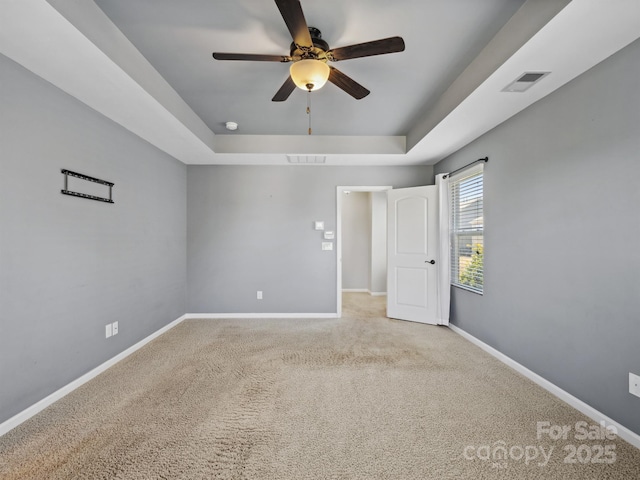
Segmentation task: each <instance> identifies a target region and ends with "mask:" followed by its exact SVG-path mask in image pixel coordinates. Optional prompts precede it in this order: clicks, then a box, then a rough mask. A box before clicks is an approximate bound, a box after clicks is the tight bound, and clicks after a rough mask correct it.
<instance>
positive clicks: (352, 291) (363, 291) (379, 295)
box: [342, 288, 387, 297]
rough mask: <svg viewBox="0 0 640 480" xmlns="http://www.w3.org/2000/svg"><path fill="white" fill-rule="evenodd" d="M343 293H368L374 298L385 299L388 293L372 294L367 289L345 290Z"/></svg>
mask: <svg viewBox="0 0 640 480" xmlns="http://www.w3.org/2000/svg"><path fill="white" fill-rule="evenodd" d="M342 293H368V294H369V295H371V296H372V297H383V296H385V295H386V294H387V292H372V291H371V290H367V289H366V288H343V289H342Z"/></svg>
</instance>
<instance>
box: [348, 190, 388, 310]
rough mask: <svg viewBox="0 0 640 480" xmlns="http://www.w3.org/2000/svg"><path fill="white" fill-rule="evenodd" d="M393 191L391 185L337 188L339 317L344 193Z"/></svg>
mask: <svg viewBox="0 0 640 480" xmlns="http://www.w3.org/2000/svg"><path fill="white" fill-rule="evenodd" d="M391 189H393V187H392V186H390V185H374V186H362V185H357V186H356V185H354V186H338V187H336V272H337V279H336V285H337V290H336V312H337V314H338V317H342V198H343V195H344V192H365V193H368V192H386V191H387V190H391Z"/></svg>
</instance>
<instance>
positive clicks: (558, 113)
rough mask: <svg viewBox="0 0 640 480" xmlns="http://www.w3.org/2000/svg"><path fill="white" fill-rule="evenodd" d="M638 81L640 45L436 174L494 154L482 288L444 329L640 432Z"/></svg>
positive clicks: (464, 295) (460, 296) (460, 300)
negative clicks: (633, 389)
mask: <svg viewBox="0 0 640 480" xmlns="http://www.w3.org/2000/svg"><path fill="white" fill-rule="evenodd" d="M638 78H640V42H639V41H636V42H635V43H633V44H632V45H631V46H629V47H627V48H626V49H624V50H622V51H621V52H619V53H618V54H616V55H615V56H613V57H611V58H609V59H607V60H606V61H604V62H603V63H601V64H599V65H597V66H596V67H594V68H593V69H591V70H590V71H588V72H586V73H585V74H584V75H582V76H580V77H578V78H577V79H576V80H574V81H573V82H571V83H569V84H567V85H566V86H565V87H563V88H561V89H560V90H558V91H556V92H555V93H553V94H552V95H550V96H548V97H546V98H544V99H543V100H541V101H539V102H538V103H537V104H535V105H533V106H532V107H530V108H529V109H527V110H525V111H524V112H522V113H521V114H519V115H517V116H516V117H514V118H512V119H511V120H509V121H507V122H506V123H504V124H502V125H500V126H499V127H497V128H495V129H494V130H493V131H491V132H489V133H487V134H486V135H484V136H483V137H481V138H480V139H478V140H476V141H475V142H473V143H472V144H470V145H468V146H467V147H466V148H464V149H462V150H461V151H459V152H456V153H455V154H454V155H453V156H451V157H450V158H448V159H446V160H445V161H443V162H440V163H438V164H437V165H436V173H441V172H446V171H450V170H453V169H455V168H456V167H458V166H461V165H464V164H466V163H468V162H469V161H472V160H475V159H476V158H480V157H484V156H486V155H488V156H489V163H488V164H487V165H486V167H485V202H484V205H485V232H486V233H485V288H484V290H485V293H484V295H483V296H480V295H476V294H473V293H469V292H466V291H464V290H459V289H456V288H453V293H452V307H451V308H452V316H451V319H452V323H453V324H455V325H457V326H459V327H460V328H462V329H464V330H466V331H467V332H469V333H470V334H472V335H474V336H475V337H477V338H479V339H480V340H482V341H484V342H486V343H488V344H489V345H491V346H493V347H495V348H496V349H498V350H500V351H501V352H503V353H505V354H506V355H508V356H509V357H511V358H513V359H514V360H516V361H518V362H520V363H521V364H523V365H524V366H526V367H528V368H529V369H531V370H533V371H534V372H536V373H538V374H540V375H542V376H543V377H544V378H546V379H548V380H550V381H551V382H553V383H554V384H556V385H558V386H559V387H561V388H562V389H564V390H566V391H567V392H569V393H571V394H573V395H574V396H576V397H578V398H579V399H581V400H583V401H584V402H586V403H587V404H589V405H591V406H593V407H594V408H596V409H598V410H599V411H601V412H603V413H604V414H606V415H608V416H610V417H611V418H613V419H614V420H616V421H618V422H620V423H621V424H623V425H625V426H626V427H628V428H630V429H631V430H633V431H634V432H636V433H639V434H640V415H638V412H640V398H637V397H634V396H632V395H631V394H629V386H628V373H629V372H630V371H631V372H634V373H636V374H640V348H639V345H638V341H639V339H640V321H639V318H640V275H639V271H640V249H639V248H638V239H640V216H639V215H638V205H640V181H639V179H640V158H639V157H638V155H639V153H640V134H639V132H640V90H639V89H638ZM533 88H535V87H533ZM505 95H508V94H505ZM540 420H545V419H544V418H541V419H540Z"/></svg>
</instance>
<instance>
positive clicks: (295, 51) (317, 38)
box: [290, 27, 329, 60]
mask: <svg viewBox="0 0 640 480" xmlns="http://www.w3.org/2000/svg"><path fill="white" fill-rule="evenodd" d="M309 34H310V35H311V42H312V43H313V47H300V46H298V45H296V44H295V42H292V43H291V50H290V52H291V56H292V57H294V58H297V59H301V60H304V59H314V60H326V58H327V57H326V53H327V52H328V51H329V44H328V43H327V42H325V41H324V40H322V32H321V31H320V30H319V29H317V28H315V27H309Z"/></svg>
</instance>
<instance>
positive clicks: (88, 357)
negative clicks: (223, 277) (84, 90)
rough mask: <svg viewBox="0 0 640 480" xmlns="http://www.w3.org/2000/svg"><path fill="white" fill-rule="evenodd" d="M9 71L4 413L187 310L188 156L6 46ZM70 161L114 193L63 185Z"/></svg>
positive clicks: (1, 256)
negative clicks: (67, 89)
mask: <svg viewBox="0 0 640 480" xmlns="http://www.w3.org/2000/svg"><path fill="white" fill-rule="evenodd" d="M0 72H1V76H0V82H1V86H0V112H2V113H1V114H0V145H1V151H0V167H1V168H0V179H1V182H0V183H1V184H2V187H1V188H0V229H1V230H0V385H1V386H2V388H0V422H2V421H4V420H6V419H8V418H9V417H11V416H12V415H14V414H16V413H18V412H20V411H22V410H23V409H25V408H26V407H29V406H31V405H32V404H34V403H36V402H37V401H39V400H41V399H42V398H44V397H45V396H47V395H48V394H50V393H52V392H54V391H55V390H57V389H58V388H60V387H62V386H64V385H66V384H68V383H69V382H71V381H73V380H75V379H76V378H78V377H80V376H81V375H83V374H84V373H86V372H88V371H89V370H91V369H92V368H94V367H96V366H97V365H99V364H100V363H102V362H104V361H106V360H108V359H110V358H112V357H113V356H114V355H117V354H118V353H120V352H121V351H123V350H125V349H126V348H127V347H129V346H131V345H133V344H134V343H136V342H137V341H139V340H141V339H142V338H144V337H146V336H148V335H149V334H151V333H153V332H155V331H157V330H158V329H159V328H161V327H163V326H164V325H166V324H168V323H170V322H171V321H173V320H175V319H176V318H178V317H180V316H181V315H183V314H184V312H185V311H186V305H185V298H186V291H185V290H186V167H185V166H184V165H183V164H181V163H179V162H177V161H176V160H174V159H172V158H170V157H169V156H167V155H166V154H164V153H162V152H160V151H159V150H157V149H156V148H155V147H152V146H151V145H149V144H148V143H146V142H144V141H142V140H140V139H139V138H138V137H135V136H134V135H132V134H130V133H129V132H127V131H125V130H124V129H122V128H121V127H120V126H118V125H116V124H115V123H113V122H111V121H110V120H107V119H106V118H105V117H103V116H101V115H99V114H97V113H96V112H95V111H93V110H91V109H89V108H88V107H86V106H85V105H84V104H82V103H80V102H78V101H77V100H75V99H74V98H72V97H70V96H68V95H66V94H65V93H63V92H61V91H60V90H58V89H57V88H55V87H53V86H52V85H51V84H49V83H47V82H45V81H43V80H42V79H40V78H39V77H36V76H35V75H33V74H31V73H30V72H28V71H27V70H25V69H23V68H22V67H20V66H19V65H17V64H15V63H14V62H12V61H11V60H9V59H7V58H6V57H4V56H2V55H0ZM61 168H66V169H69V170H74V171H78V172H81V173H85V174H88V175H91V176H94V177H98V178H103V179H106V180H109V181H112V182H114V183H115V187H114V200H115V202H116V203H115V204H113V205H110V204H106V203H100V202H96V201H91V200H85V199H81V198H75V197H69V196H65V195H62V194H61V193H60V189H61V188H62V186H63V176H62V175H61V173H60V169H61ZM116 320H117V321H119V327H120V332H119V334H118V335H117V336H115V337H112V338H109V339H105V325H106V324H107V323H111V322H114V321H116Z"/></svg>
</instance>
